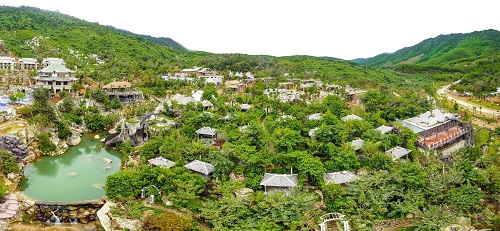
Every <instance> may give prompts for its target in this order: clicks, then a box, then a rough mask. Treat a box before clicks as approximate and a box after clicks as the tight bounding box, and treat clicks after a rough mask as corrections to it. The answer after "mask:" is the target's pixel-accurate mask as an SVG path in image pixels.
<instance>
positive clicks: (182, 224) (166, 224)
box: [143, 212, 193, 231]
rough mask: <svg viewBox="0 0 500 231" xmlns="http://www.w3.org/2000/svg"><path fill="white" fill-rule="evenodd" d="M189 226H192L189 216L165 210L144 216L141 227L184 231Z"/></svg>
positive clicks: (166, 230) (156, 230)
mask: <svg viewBox="0 0 500 231" xmlns="http://www.w3.org/2000/svg"><path fill="white" fill-rule="evenodd" d="M191 226H193V221H192V219H191V218H190V217H188V216H185V215H181V214H176V213H174V212H166V213H162V214H159V215H151V216H148V217H146V219H145V221H144V227H143V228H144V230H152V231H184V230H188V229H189V228H191Z"/></svg>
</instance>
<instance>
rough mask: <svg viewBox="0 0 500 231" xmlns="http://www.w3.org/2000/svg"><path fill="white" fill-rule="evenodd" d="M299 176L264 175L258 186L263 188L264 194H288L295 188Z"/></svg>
mask: <svg viewBox="0 0 500 231" xmlns="http://www.w3.org/2000/svg"><path fill="white" fill-rule="evenodd" d="M298 179H299V176H298V175H297V174H275V173H267V172H266V173H265V174H264V177H263V178H262V181H261V182H260V185H262V186H264V192H266V193H270V192H285V193H288V192H290V190H291V189H293V188H295V187H297V185H298Z"/></svg>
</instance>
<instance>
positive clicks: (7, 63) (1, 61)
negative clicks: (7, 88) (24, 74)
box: [0, 56, 16, 70]
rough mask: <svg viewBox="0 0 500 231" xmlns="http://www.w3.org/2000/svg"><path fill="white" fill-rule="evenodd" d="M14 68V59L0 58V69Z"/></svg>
mask: <svg viewBox="0 0 500 231" xmlns="http://www.w3.org/2000/svg"><path fill="white" fill-rule="evenodd" d="M15 66H16V59H15V58H12V57H9V56H1V57H0V69H4V70H13V69H14V67H15Z"/></svg>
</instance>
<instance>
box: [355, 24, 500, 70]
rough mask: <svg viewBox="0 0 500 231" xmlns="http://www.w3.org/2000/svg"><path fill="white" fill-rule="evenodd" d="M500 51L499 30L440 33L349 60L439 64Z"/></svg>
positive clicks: (368, 63) (389, 64)
mask: <svg viewBox="0 0 500 231" xmlns="http://www.w3.org/2000/svg"><path fill="white" fill-rule="evenodd" d="M499 51H500V32H499V31H496V30H485V31H476V32H472V33H467V34H449V35H439V36H437V37H435V38H430V39H426V40H424V41H422V42H420V43H419V44H417V45H414V46H411V47H406V48H403V49H401V50H398V51H396V52H394V53H390V54H389V53H384V54H380V55H377V56H375V57H372V58H367V59H355V60H352V61H353V62H355V63H358V64H363V65H366V66H370V67H393V66H395V65H398V64H408V63H412V64H421V65H442V64H446V63H450V62H455V61H457V60H461V59H470V58H478V57H481V56H488V55H492V54H495V53H497V52H499Z"/></svg>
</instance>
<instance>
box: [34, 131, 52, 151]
mask: <svg viewBox="0 0 500 231" xmlns="http://www.w3.org/2000/svg"><path fill="white" fill-rule="evenodd" d="M50 136H51V135H50V133H41V134H38V135H37V136H36V138H37V139H38V149H40V151H42V153H44V154H48V153H49V152H53V151H56V149H57V147H56V145H55V144H54V143H52V141H51V140H50Z"/></svg>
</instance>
